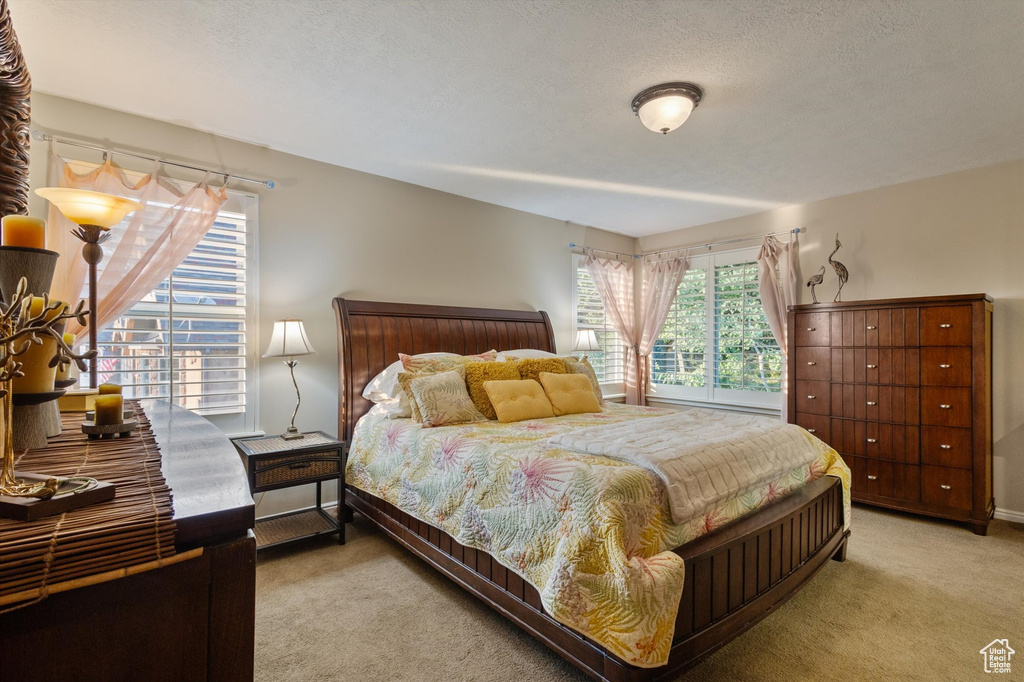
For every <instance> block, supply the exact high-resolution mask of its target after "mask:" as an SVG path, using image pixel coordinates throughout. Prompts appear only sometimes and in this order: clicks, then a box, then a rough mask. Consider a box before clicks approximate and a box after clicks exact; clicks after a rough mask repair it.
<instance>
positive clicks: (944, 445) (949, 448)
mask: <svg viewBox="0 0 1024 682" xmlns="http://www.w3.org/2000/svg"><path fill="white" fill-rule="evenodd" d="M939 447H940V448H942V449H943V450H952V449H953V446H952V445H946V444H945V443H942V444H940V445H939Z"/></svg>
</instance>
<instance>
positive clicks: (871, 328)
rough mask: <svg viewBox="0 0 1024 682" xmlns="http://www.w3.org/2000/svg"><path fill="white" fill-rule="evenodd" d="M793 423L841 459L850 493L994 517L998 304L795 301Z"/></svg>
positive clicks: (957, 514)
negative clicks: (994, 307)
mask: <svg viewBox="0 0 1024 682" xmlns="http://www.w3.org/2000/svg"><path fill="white" fill-rule="evenodd" d="M788 324H789V385H790V391H789V420H790V421H791V422H794V423H796V424H799V425H800V426H803V427H804V428H806V429H807V430H808V431H810V432H811V433H813V434H814V435H816V436H817V437H819V438H821V439H822V440H824V441H825V442H826V443H828V444H829V445H831V446H832V447H833V448H835V449H836V450H838V451H839V453H840V454H842V456H843V459H844V460H845V461H846V462H847V464H849V466H850V470H851V471H852V473H853V491H852V492H853V499H854V500H856V501H859V502H864V503H867V504H873V505H878V506H883V507H889V508H893V509H900V510H903V511H910V512H917V513H921V514H928V515H931V516H939V517H943V518H948V519H953V520H956V521H962V522H966V523H969V524H970V525H971V527H972V529H973V530H974V532H976V533H979V534H982V535H984V533H985V532H986V530H987V528H988V522H989V519H990V518H991V517H992V512H993V510H994V502H993V499H992V359H991V358H992V299H991V298H990V297H988V296H986V295H984V294H974V295H968V296H948V297H928V298H903V299H888V300H879V301H851V302H845V303H822V304H815V305H799V306H791V307H790V308H789V319H788Z"/></svg>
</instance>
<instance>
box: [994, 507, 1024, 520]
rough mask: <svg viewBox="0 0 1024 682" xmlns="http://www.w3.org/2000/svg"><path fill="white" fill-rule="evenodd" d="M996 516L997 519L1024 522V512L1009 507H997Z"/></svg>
mask: <svg viewBox="0 0 1024 682" xmlns="http://www.w3.org/2000/svg"><path fill="white" fill-rule="evenodd" d="M994 516H995V517H996V518H997V519H1001V520H1003V521H1012V522H1014V523H1024V512H1019V511H1011V510H1009V509H996V513H995V514H994Z"/></svg>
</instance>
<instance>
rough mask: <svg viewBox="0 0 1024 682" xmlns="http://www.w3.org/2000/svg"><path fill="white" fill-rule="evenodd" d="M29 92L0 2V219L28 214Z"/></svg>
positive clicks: (7, 13)
mask: <svg viewBox="0 0 1024 682" xmlns="http://www.w3.org/2000/svg"><path fill="white" fill-rule="evenodd" d="M31 92H32V79H31V78H30V77H29V75H28V68H27V67H26V66H25V56H24V55H23V54H22V52H21V45H20V44H19V43H18V36H17V35H16V34H15V33H14V27H13V26H12V25H11V13H10V10H9V9H8V7H7V0H0V216H5V215H10V214H12V213H21V214H27V213H28V149H29V132H30V130H29V124H30V122H29V116H30V113H31V104H30V100H29V97H30V95H31Z"/></svg>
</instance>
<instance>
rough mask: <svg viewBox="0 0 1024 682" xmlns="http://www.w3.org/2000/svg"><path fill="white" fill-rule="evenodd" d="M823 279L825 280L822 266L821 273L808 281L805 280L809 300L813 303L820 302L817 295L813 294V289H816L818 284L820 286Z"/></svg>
mask: <svg viewBox="0 0 1024 682" xmlns="http://www.w3.org/2000/svg"><path fill="white" fill-rule="evenodd" d="M824 279H825V266H824V265H822V266H821V272H819V273H818V274H817V275H814V276H812V277H811V278H810V279H809V280H807V286H809V287H810V288H811V300H812V301H814V302H815V303H820V301H819V300H818V297H817V295H815V293H814V287H816V286H818V285H819V284H821V283H822V281H823V280H824Z"/></svg>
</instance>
